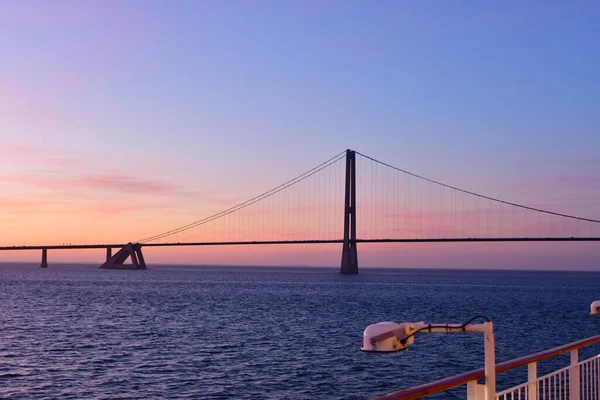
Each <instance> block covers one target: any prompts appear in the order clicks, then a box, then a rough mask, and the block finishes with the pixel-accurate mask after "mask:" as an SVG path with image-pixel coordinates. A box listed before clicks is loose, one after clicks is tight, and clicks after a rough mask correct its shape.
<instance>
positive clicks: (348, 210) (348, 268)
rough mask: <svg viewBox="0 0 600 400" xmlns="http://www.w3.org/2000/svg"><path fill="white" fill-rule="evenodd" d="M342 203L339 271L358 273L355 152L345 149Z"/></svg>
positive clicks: (349, 273) (350, 273)
mask: <svg viewBox="0 0 600 400" xmlns="http://www.w3.org/2000/svg"><path fill="white" fill-rule="evenodd" d="M344 198H345V205H344V245H343V246H344V247H343V248H342V265H341V267H340V273H342V274H344V275H356V274H358V251H357V248H356V153H355V152H354V151H352V150H346V189H345V196H344Z"/></svg>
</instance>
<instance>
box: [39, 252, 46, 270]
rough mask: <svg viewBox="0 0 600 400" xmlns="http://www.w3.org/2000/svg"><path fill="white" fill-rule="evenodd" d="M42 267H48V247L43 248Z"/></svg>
mask: <svg viewBox="0 0 600 400" xmlns="http://www.w3.org/2000/svg"><path fill="white" fill-rule="evenodd" d="M40 268H48V249H42V263H41V264H40Z"/></svg>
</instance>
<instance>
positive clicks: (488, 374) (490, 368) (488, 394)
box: [483, 321, 496, 400]
mask: <svg viewBox="0 0 600 400" xmlns="http://www.w3.org/2000/svg"><path fill="white" fill-rule="evenodd" d="M483 326H484V327H485V332H484V339H483V340H484V352H485V361H484V362H485V367H484V369H485V398H486V400H494V399H495V398H496V346H495V342H494V323H493V322H491V321H490V322H484V324H483Z"/></svg>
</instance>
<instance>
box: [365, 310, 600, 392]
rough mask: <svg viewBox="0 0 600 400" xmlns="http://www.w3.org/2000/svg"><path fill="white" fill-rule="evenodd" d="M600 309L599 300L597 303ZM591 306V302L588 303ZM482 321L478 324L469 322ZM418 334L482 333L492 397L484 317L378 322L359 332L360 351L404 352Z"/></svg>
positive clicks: (491, 355)
mask: <svg viewBox="0 0 600 400" xmlns="http://www.w3.org/2000/svg"><path fill="white" fill-rule="evenodd" d="M597 303H598V307H600V301H598V302H597ZM592 304H594V303H592ZM479 318H483V319H485V322H484V323H482V324H474V323H472V322H473V321H474V320H476V319H479ZM421 332H427V333H431V332H481V333H483V334H484V352H485V398H486V399H487V400H492V399H494V398H495V397H496V354H495V347H494V325H493V323H492V322H491V321H490V320H489V319H488V318H486V317H482V316H478V317H475V318H472V319H471V320H470V321H469V322H467V323H464V324H427V323H425V322H422V321H421V322H403V323H397V322H378V323H376V324H372V325H369V326H368V327H367V328H366V329H365V331H364V333H363V344H362V346H361V348H360V349H361V351H367V352H388V353H389V352H395V351H400V350H405V349H408V345H409V344H412V343H414V341H415V335H416V334H417V333H421Z"/></svg>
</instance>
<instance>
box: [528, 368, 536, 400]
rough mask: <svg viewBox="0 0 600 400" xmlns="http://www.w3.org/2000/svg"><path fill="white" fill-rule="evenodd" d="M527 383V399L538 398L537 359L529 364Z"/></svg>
mask: <svg viewBox="0 0 600 400" xmlns="http://www.w3.org/2000/svg"><path fill="white" fill-rule="evenodd" d="M527 383H528V385H527V400H537V399H538V384H537V361H535V362H532V363H530V364H527Z"/></svg>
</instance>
